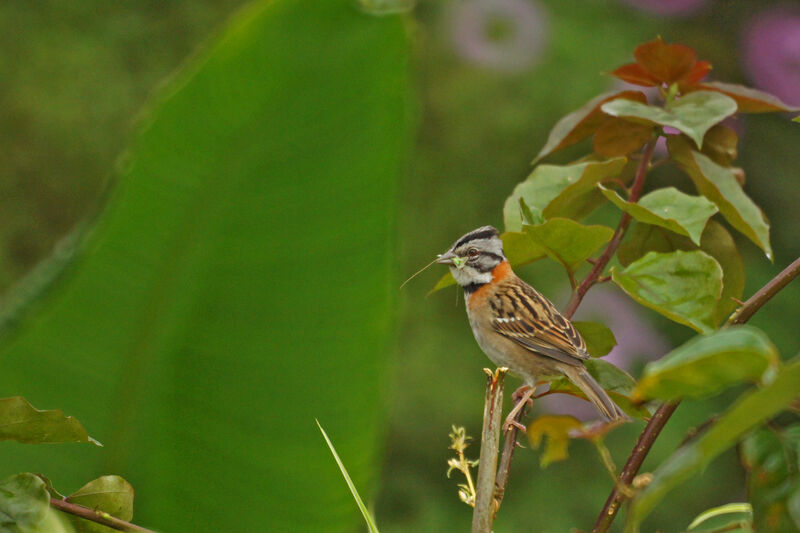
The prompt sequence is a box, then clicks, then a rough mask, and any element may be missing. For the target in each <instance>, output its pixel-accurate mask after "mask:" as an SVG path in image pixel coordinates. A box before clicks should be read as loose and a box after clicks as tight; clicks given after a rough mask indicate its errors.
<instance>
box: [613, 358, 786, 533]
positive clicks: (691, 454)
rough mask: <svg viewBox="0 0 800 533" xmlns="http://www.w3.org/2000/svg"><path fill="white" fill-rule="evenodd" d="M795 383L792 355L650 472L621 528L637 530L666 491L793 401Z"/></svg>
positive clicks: (700, 468) (688, 477)
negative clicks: (763, 382)
mask: <svg viewBox="0 0 800 533" xmlns="http://www.w3.org/2000/svg"><path fill="white" fill-rule="evenodd" d="M798 383H800V360H798V359H795V360H793V361H792V362H790V363H789V364H787V365H785V366H784V367H783V368H782V369H781V371H780V372H779V373H778V374H777V376H776V378H775V380H774V381H773V382H772V383H770V384H769V385H768V386H766V387H764V388H762V389H759V390H756V391H753V392H748V393H746V394H743V395H742V396H741V397H740V398H739V399H738V400H737V401H736V403H735V404H734V405H733V406H732V407H731V408H730V409H728V411H726V412H725V414H723V415H722V416H721V417H720V418H719V420H717V422H716V423H715V424H714V425H713V426H712V427H711V428H710V429H709V430H708V431H706V432H705V433H703V434H702V435H700V437H698V438H697V439H696V440H694V441H692V442H690V443H689V444H687V445H685V446H683V447H681V448H678V450H677V451H676V452H675V453H673V454H672V455H671V456H670V457H669V458H668V459H667V460H666V461H664V462H663V463H662V464H661V465H660V466H659V467H658V468H657V469H656V470H655V471H654V472H653V480H652V482H651V483H650V484H649V485H647V487H645V488H644V489H643V490H642V491H641V492H639V493H638V494H637V495H636V496H635V497H634V499H633V501H632V502H631V507H630V512H629V515H628V523H627V526H626V530H625V531H626V532H627V533H634V532H637V531H638V530H639V525H640V524H641V523H642V521H643V520H644V519H645V518H646V517H647V516H648V515H649V514H650V512H651V511H652V510H653V509H654V508H655V506H656V505H658V503H659V502H660V501H661V500H662V499H663V498H664V496H666V495H667V493H669V492H670V491H671V490H673V489H674V488H676V487H678V486H680V485H682V484H683V483H685V482H686V481H688V480H689V479H690V478H691V477H692V476H694V475H695V474H697V473H698V472H701V471H702V470H703V469H705V467H706V466H708V464H709V463H710V462H711V461H712V460H713V459H714V458H716V457H717V456H718V455H719V454H721V453H722V452H724V451H725V450H727V449H728V448H730V447H731V446H733V445H734V444H736V442H738V440H739V439H740V438H741V437H742V436H743V435H744V434H745V433H746V432H747V431H749V430H750V429H752V428H753V427H755V426H757V425H759V424H761V423H762V422H764V421H765V420H768V419H770V418H772V417H773V416H774V415H775V414H776V413H778V412H780V411H781V410H783V409H784V408H785V407H786V406H787V405H788V404H790V403H791V402H792V401H794V400H795V399H796V398H797V395H798V390H797V384H798Z"/></svg>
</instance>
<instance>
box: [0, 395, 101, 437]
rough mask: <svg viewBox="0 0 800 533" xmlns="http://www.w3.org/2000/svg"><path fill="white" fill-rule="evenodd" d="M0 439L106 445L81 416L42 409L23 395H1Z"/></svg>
mask: <svg viewBox="0 0 800 533" xmlns="http://www.w3.org/2000/svg"><path fill="white" fill-rule="evenodd" d="M0 440H15V441H18V442H25V443H27V444H41V443H46V442H91V443H92V444H95V445H97V446H102V444H100V443H99V442H97V441H96V440H94V439H93V438H91V437H90V436H89V435H88V434H87V433H86V430H85V429H83V426H82V425H81V423H80V422H78V420H77V419H75V418H73V417H71V416H66V415H65V414H64V413H63V412H62V411H59V410H57V409H54V410H51V411H50V410H49V411H40V410H39V409H36V408H35V407H34V406H32V405H31V404H30V403H28V400H26V399H25V398H23V397H21V396H14V397H12V398H0Z"/></svg>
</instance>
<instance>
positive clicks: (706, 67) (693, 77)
mask: <svg viewBox="0 0 800 533" xmlns="http://www.w3.org/2000/svg"><path fill="white" fill-rule="evenodd" d="M709 72H711V63H709V62H708V61H698V62H697V63H695V64H694V66H693V67H692V69H691V70H690V71H689V72H688V73H687V74H686V76H685V77H684V78H683V80H682V81H681V85H682V86H686V85H695V84H696V83H698V82H699V81H700V80H702V79H703V78H705V77H706V76H707V75H708V73H709Z"/></svg>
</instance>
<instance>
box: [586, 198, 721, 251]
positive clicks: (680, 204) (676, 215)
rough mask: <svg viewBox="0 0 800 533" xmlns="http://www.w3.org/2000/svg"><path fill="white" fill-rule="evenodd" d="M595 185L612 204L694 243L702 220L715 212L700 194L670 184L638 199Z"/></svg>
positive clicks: (702, 227) (637, 218)
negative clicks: (633, 200) (633, 199)
mask: <svg viewBox="0 0 800 533" xmlns="http://www.w3.org/2000/svg"><path fill="white" fill-rule="evenodd" d="M598 187H599V188H600V190H601V191H602V192H603V195H605V197H606V198H608V199H609V200H611V202H612V203H613V204H614V205H616V206H617V207H619V208H620V209H622V210H623V211H625V212H626V213H628V214H630V215H631V216H632V217H633V218H635V219H636V220H638V221H639V222H644V223H646V224H654V225H656V226H661V227H662V228H666V229H668V230H670V231H674V232H675V233H679V234H681V235H686V236H687V237H689V238H691V239H692V241H694V243H695V244H697V245H700V235H702V233H703V229H704V228H705V226H706V222H708V219H709V218H711V217H712V216H713V215H714V214H715V213H716V212H717V206H715V205H714V204H713V203H711V202H710V201H708V200H707V199H705V198H703V197H702V196H690V195H688V194H685V193H682V192H681V191H679V190H678V189H676V188H674V187H666V188H664V189H657V190H655V191H653V192H651V193H648V194H646V195H644V196H643V197H642V198H641V199H640V200H639V202H638V203H633V202H628V201H625V200H623V199H622V198H621V197H620V195H619V194H617V193H616V192H614V191H612V190H610V189H606V188H605V187H603V186H602V185H598Z"/></svg>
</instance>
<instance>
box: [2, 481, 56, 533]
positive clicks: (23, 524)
mask: <svg viewBox="0 0 800 533" xmlns="http://www.w3.org/2000/svg"><path fill="white" fill-rule="evenodd" d="M49 508H50V495H49V494H48V493H47V489H46V488H45V486H44V481H42V480H41V479H39V478H38V477H36V476H35V475H33V474H27V473H25V474H17V475H16V476H11V477H7V478H6V479H4V480H2V481H0V533H34V532H38V531H39V526H40V525H41V523H42V521H43V520H44V519H45V517H46V515H47V512H48V509H49Z"/></svg>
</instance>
